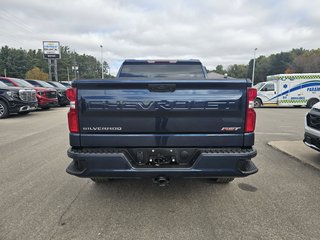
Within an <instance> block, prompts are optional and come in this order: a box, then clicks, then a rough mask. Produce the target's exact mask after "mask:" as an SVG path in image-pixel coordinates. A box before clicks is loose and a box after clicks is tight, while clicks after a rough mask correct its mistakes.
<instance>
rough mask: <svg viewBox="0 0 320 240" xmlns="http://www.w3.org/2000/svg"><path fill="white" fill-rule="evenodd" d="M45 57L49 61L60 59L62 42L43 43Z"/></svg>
mask: <svg viewBox="0 0 320 240" xmlns="http://www.w3.org/2000/svg"><path fill="white" fill-rule="evenodd" d="M43 57H44V58H48V59H56V58H60V42H58V41H43Z"/></svg>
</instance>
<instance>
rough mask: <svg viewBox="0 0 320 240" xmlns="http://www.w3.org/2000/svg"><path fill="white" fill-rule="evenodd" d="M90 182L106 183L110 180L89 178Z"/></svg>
mask: <svg viewBox="0 0 320 240" xmlns="http://www.w3.org/2000/svg"><path fill="white" fill-rule="evenodd" d="M91 180H92V181H94V182H95V183H107V182H109V181H110V180H111V179H110V178H103V177H94V178H91Z"/></svg>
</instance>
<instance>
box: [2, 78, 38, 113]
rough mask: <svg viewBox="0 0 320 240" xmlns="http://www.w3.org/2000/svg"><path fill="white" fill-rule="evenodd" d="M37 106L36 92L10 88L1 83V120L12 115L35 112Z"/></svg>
mask: <svg viewBox="0 0 320 240" xmlns="http://www.w3.org/2000/svg"><path fill="white" fill-rule="evenodd" d="M37 105H38V104H37V97H36V91H35V90H33V89H28V88H20V87H9V86H7V85H5V84H4V83H2V82H0V119H1V118H6V117H8V116H9V114H11V113H19V114H28V113H29V112H30V111H32V110H35V109H36V108H37Z"/></svg>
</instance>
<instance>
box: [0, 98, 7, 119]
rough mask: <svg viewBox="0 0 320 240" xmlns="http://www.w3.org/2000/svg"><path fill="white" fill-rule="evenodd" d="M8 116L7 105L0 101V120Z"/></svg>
mask: <svg viewBox="0 0 320 240" xmlns="http://www.w3.org/2000/svg"><path fill="white" fill-rule="evenodd" d="M8 116H9V108H8V105H7V104H6V103H5V102H4V101H0V119H1V118H6V117H8Z"/></svg>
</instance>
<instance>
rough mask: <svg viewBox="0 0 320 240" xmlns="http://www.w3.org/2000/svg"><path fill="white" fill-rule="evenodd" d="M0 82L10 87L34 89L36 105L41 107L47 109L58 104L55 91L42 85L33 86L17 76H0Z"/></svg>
mask: <svg viewBox="0 0 320 240" xmlns="http://www.w3.org/2000/svg"><path fill="white" fill-rule="evenodd" d="M0 82H3V83H4V84H6V85H7V86H11V87H26V88H32V89H34V90H36V96H37V100H38V107H39V108H41V109H49V108H50V107H55V106H57V105H58V98H57V91H56V90H54V89H48V88H44V87H35V86H33V85H32V84H30V83H28V82H27V81H25V80H23V79H19V78H9V77H0Z"/></svg>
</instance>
